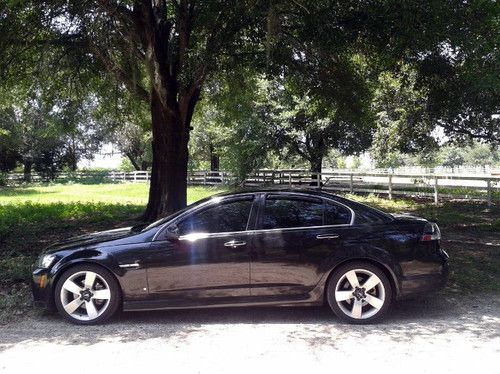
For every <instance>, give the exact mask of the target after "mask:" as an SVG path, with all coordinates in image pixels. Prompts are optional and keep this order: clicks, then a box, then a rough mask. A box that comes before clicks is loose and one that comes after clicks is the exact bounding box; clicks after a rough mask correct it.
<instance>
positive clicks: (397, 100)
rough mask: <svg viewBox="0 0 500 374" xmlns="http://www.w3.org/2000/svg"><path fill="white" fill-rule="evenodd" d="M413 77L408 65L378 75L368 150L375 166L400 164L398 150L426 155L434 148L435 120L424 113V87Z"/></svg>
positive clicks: (413, 74)
mask: <svg viewBox="0 0 500 374" xmlns="http://www.w3.org/2000/svg"><path fill="white" fill-rule="evenodd" d="M416 79H417V76H416V73H415V72H414V71H412V70H411V69H410V68H409V67H408V66H405V67H404V68H403V69H401V71H400V72H399V73H396V74H394V73H389V72H385V73H382V74H381V75H380V76H379V79H378V82H377V88H376V90H375V97H374V101H373V110H374V111H375V112H376V114H377V121H376V122H377V131H376V132H375V136H374V139H373V146H372V151H371V154H372V157H373V158H374V160H375V162H376V164H377V166H378V167H397V166H401V165H403V164H404V160H403V159H402V157H401V153H403V154H417V153H418V154H420V155H429V154H432V153H433V151H434V150H436V149H437V142H436V140H435V139H434V138H433V137H432V136H431V131H432V130H433V128H434V124H433V123H432V122H431V121H430V119H429V116H428V115H427V99H426V97H427V96H426V91H425V90H424V89H421V88H418V87H417V85H416ZM427 164H428V162H427Z"/></svg>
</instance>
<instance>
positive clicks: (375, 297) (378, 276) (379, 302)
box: [327, 262, 392, 324]
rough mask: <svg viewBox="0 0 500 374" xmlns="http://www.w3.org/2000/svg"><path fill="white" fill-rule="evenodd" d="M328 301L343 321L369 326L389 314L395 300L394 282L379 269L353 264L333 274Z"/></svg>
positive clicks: (366, 264)
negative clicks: (393, 294)
mask: <svg viewBox="0 0 500 374" xmlns="http://www.w3.org/2000/svg"><path fill="white" fill-rule="evenodd" d="M327 299H328V304H329V305H330V308H331V309H332V310H333V312H334V313H335V314H336V315H337V316H338V317H339V318H341V319H342V320H344V321H346V322H349V323H355V324H368V323H372V322H375V321H376V320H379V319H380V318H382V317H383V316H384V315H385V314H386V313H387V311H388V309H389V306H390V304H391V299H392V289H391V283H390V282H389V279H387V276H386V275H385V274H384V272H383V271H382V270H380V268H378V267H377V266H374V265H372V264H370V263H366V262H352V263H348V264H346V265H343V266H341V267H340V268H338V269H336V270H335V271H334V273H333V274H332V276H331V278H330V280H329V281H328V285H327Z"/></svg>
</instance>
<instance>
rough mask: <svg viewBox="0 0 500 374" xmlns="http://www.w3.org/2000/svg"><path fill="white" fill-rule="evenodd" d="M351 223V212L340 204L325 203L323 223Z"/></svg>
mask: <svg viewBox="0 0 500 374" xmlns="http://www.w3.org/2000/svg"><path fill="white" fill-rule="evenodd" d="M349 223H351V212H350V211H349V209H347V208H346V207H343V206H342V205H337V204H332V203H328V202H327V203H326V204H325V225H344V224H349Z"/></svg>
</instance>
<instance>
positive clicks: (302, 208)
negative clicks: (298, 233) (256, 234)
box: [262, 198, 323, 229]
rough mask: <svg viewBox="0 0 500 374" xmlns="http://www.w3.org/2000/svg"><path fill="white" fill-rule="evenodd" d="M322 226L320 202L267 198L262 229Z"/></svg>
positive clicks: (321, 206) (321, 205)
mask: <svg viewBox="0 0 500 374" xmlns="http://www.w3.org/2000/svg"><path fill="white" fill-rule="evenodd" d="M322 224H323V204H322V202H321V200H319V199H318V200H304V199H283V198H268V199H266V203H265V206H264V214H263V217H262V228H263V229H279V228H286V227H309V226H321V225H322Z"/></svg>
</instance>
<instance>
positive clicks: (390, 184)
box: [389, 174, 392, 200]
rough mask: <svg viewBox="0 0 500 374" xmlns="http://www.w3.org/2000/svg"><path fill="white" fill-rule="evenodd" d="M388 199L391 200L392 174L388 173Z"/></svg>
mask: <svg viewBox="0 0 500 374" xmlns="http://www.w3.org/2000/svg"><path fill="white" fill-rule="evenodd" d="M389 200H392V174H389Z"/></svg>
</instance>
